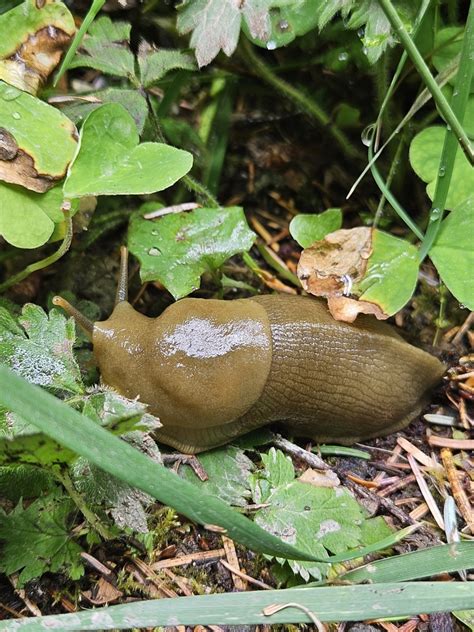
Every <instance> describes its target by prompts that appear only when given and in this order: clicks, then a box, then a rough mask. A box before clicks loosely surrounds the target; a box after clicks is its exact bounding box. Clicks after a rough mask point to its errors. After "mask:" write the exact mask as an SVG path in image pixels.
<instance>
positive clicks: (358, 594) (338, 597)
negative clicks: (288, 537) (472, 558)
mask: <svg viewBox="0 0 474 632" xmlns="http://www.w3.org/2000/svg"><path fill="white" fill-rule="evenodd" d="M275 604H278V605H281V606H285V604H291V605H290V606H289V607H285V608H284V609H282V610H280V611H279V612H277V613H275V614H274V615H271V616H266V615H265V614H264V613H263V610H264V608H268V607H269V606H272V605H275ZM473 606H474V583H469V582H454V583H451V582H416V583H413V584H404V583H398V584H397V583H389V584H376V585H364V586H343V587H322V588H290V589H287V590H268V591H267V590H265V591H260V592H259V591H252V592H242V593H226V594H223V595H203V596H197V597H177V598H174V599H172V598H171V599H155V600H151V601H141V602H135V603H132V604H124V605H120V606H111V607H109V608H102V609H99V610H85V611H82V612H78V613H72V614H64V615H56V616H47V617H39V618H36V619H35V618H32V619H21V621H19V620H18V619H16V620H10V621H3V622H0V631H1V630H8V632H13V631H14V630H17V629H18V630H19V629H20V628H21V630H28V631H31V630H38V631H39V630H41V631H43V632H44V630H46V629H51V630H54V629H56V630H61V631H67V630H99V629H100V630H111V629H119V630H120V629H121V630H123V629H130V628H145V627H150V628H151V627H154V626H159V625H163V626H171V625H173V626H176V625H226V624H230V625H237V624H253V625H255V624H260V623H267V624H270V625H274V624H276V623H311V618H310V617H309V616H308V614H307V612H305V609H306V611H310V612H311V613H312V615H313V616H314V617H317V619H319V620H320V621H363V620H364V619H373V618H374V617H377V618H385V617H400V616H410V615H413V614H420V613H422V612H423V613H427V614H429V613H431V612H446V611H448V612H449V611H452V610H468V609H471V608H472V607H473Z"/></svg>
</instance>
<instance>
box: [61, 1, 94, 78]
mask: <svg viewBox="0 0 474 632" xmlns="http://www.w3.org/2000/svg"><path fill="white" fill-rule="evenodd" d="M105 2H106V0H94V2H93V3H92V5H91V8H90V9H89V11H88V12H87V15H86V17H85V18H84V20H83V22H82V24H81V27H80V29H79V30H78V31H77V33H76V35H75V36H74V39H73V40H72V42H71V46H69V49H68V51H67V53H66V55H65V57H64V59H63V61H62V64H61V66H60V67H59V70H58V72H57V73H56V77H55V78H54V83H53V86H54V87H56V86H57V85H58V81H59V80H60V79H61V77H62V76H63V75H64V73H65V72H66V70H67V69H68V68H69V64H70V62H71V60H72V58H73V57H74V55H75V54H76V51H77V49H78V48H79V46H80V45H81V42H82V38H83V37H84V35H85V34H86V33H87V29H88V28H89V26H90V25H91V24H92V22H93V21H94V18H95V16H96V15H97V14H98V13H99V11H100V10H101V9H102V7H103V6H104V4H105Z"/></svg>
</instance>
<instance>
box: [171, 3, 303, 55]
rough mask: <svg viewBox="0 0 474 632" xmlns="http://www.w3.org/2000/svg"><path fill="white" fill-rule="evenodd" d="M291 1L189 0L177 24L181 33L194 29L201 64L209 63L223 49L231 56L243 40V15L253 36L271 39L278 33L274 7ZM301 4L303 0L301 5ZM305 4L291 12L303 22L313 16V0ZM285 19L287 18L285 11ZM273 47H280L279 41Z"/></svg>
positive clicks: (192, 42) (195, 45) (254, 38)
mask: <svg viewBox="0 0 474 632" xmlns="http://www.w3.org/2000/svg"><path fill="white" fill-rule="evenodd" d="M288 4H289V2H288V0H246V2H243V3H240V4H239V3H236V2H233V1H229V0H224V1H222V0H192V1H191V0H186V1H185V2H184V3H183V4H182V5H180V7H179V10H180V13H179V14H178V21H177V27H178V31H179V32H180V33H188V32H190V31H192V35H191V42H190V44H191V47H192V48H194V49H195V53H196V59H197V61H198V64H199V66H205V65H206V64H208V63H210V62H211V61H212V60H213V59H214V57H215V56H216V55H217V54H218V53H219V52H220V51H221V50H222V51H224V53H225V54H226V55H228V56H230V55H232V53H233V52H234V51H235V49H236V46H237V42H238V40H239V34H240V27H241V22H242V18H244V20H245V25H246V31H247V32H248V33H249V35H250V38H251V39H253V40H260V41H262V42H269V40H270V38H272V39H273V36H274V35H275V33H274V32H273V31H272V23H271V17H270V16H271V10H274V9H277V8H278V7H280V6H282V7H284V6H286V5H288ZM301 4H302V2H301V0H299V3H298V5H299V6H298V9H299V8H300V6H301ZM303 4H304V8H302V9H301V11H299V10H298V9H296V10H295V11H294V12H293V13H292V15H291V18H292V19H294V20H297V19H299V25H302V24H303V23H304V22H305V20H308V19H309V18H310V16H311V12H310V11H309V9H308V7H307V4H308V5H309V4H311V2H310V0H303ZM313 11H314V3H313ZM301 13H303V15H300V14H301ZM282 19H285V18H284V15H283V14H282ZM283 30H285V29H283ZM305 32H306V31H305ZM293 38H294V36H293ZM293 38H292V39H293ZM287 41H291V40H287ZM287 41H285V43H287ZM269 44H270V42H269ZM269 47H271V48H276V42H275V45H274V43H273V42H272V43H271V44H270V46H269Z"/></svg>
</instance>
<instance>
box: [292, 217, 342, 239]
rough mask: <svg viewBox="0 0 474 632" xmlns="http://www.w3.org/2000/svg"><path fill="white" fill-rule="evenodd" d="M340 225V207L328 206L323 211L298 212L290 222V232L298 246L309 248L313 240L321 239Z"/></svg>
mask: <svg viewBox="0 0 474 632" xmlns="http://www.w3.org/2000/svg"><path fill="white" fill-rule="evenodd" d="M341 226H342V212H341V209H340V208H328V209H327V210H326V211H324V212H323V213H318V214H314V215H313V214H304V213H300V214H299V215H296V216H295V217H293V219H292V220H291V222H290V234H291V236H292V237H293V239H295V240H296V241H297V242H298V243H299V245H300V246H302V247H303V248H309V246H311V245H312V244H314V242H315V241H319V240H320V239H323V238H324V237H325V236H326V235H327V234H328V233H332V232H333V231H334V230H338V229H339V228H341Z"/></svg>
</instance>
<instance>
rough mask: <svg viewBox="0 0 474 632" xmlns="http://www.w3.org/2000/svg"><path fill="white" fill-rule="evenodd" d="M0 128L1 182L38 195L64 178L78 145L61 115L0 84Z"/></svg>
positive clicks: (45, 105) (46, 105)
mask: <svg viewBox="0 0 474 632" xmlns="http://www.w3.org/2000/svg"><path fill="white" fill-rule="evenodd" d="M0 128H2V129H1V132H2V159H0V180H4V181H5V182H11V183H13V184H20V185H21V186H24V187H26V188H27V189H30V190H32V191H37V192H39V193H41V192H43V191H47V190H48V189H50V188H51V187H52V186H53V185H54V184H55V182H56V181H57V180H60V179H62V178H63V177H64V175H65V173H66V168H67V166H68V164H69V162H70V161H71V159H72V157H73V155H74V152H75V150H76V145H77V142H76V135H77V132H76V128H75V126H74V124H73V123H72V121H70V120H69V119H68V118H66V117H65V116H64V114H61V112H59V111H58V110H57V109H56V108H53V107H52V106H51V105H48V104H47V103H45V102H44V101H40V100H39V99H37V98H36V97H34V96H32V95H31V94H28V93H27V92H22V91H21V90H19V89H18V88H14V87H13V86H9V85H8V84H6V83H5V82H3V81H0ZM51 147H54V151H51Z"/></svg>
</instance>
